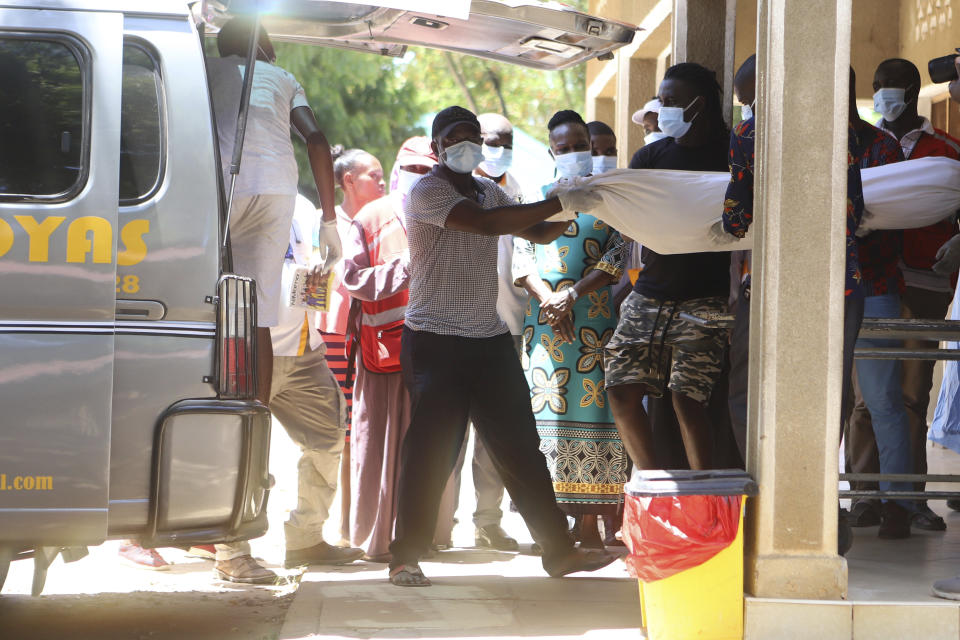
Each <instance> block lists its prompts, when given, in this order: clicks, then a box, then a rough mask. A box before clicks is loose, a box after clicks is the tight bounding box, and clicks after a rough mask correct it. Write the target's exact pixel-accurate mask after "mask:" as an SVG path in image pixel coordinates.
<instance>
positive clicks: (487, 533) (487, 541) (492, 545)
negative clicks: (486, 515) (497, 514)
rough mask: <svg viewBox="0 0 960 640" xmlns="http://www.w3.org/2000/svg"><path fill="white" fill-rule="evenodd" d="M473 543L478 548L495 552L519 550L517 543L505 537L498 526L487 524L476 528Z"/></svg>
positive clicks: (505, 533)
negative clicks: (474, 542) (494, 550)
mask: <svg viewBox="0 0 960 640" xmlns="http://www.w3.org/2000/svg"><path fill="white" fill-rule="evenodd" d="M475 541H476V543H477V546H478V547H486V548H487V549H496V550H497V551H516V550H517V549H519V548H520V546H519V545H518V544H517V541H516V540H514V539H513V538H511V537H510V536H508V535H507V532H506V531H504V530H503V527H501V526H500V525H498V524H488V525H486V526H484V527H477V533H476V537H475Z"/></svg>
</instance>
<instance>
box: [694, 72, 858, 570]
mask: <svg viewBox="0 0 960 640" xmlns="http://www.w3.org/2000/svg"><path fill="white" fill-rule="evenodd" d="M755 64H756V56H750V58H748V59H747V61H746V62H744V64H743V65H742V66H741V68H740V69H739V70H738V71H737V77H738V79H739V82H735V87H739V88H737V89H736V92H737V97H738V99H739V100H740V102H741V103H742V104H744V105H750V104H754V103H755V98H754V96H753V89H754V82H753V80H754V75H755V72H754V65H755ZM744 88H749V91H744ZM755 129H756V119H755V118H750V119H749V120H745V121H743V122H741V123H740V124H738V125H737V126H736V127H735V128H734V130H733V132H732V133H731V135H730V144H729V171H730V184H729V185H727V192H726V197H725V199H724V203H723V217H722V219H721V220H720V221H719V222H717V223H716V224H715V225H714V226H713V228H712V229H711V235H712V237H713V238H714V240H715V241H716V242H717V244H719V245H722V244H723V243H726V242H731V241H732V237H738V238H742V237H744V236H745V235H746V234H747V231H748V230H749V229H750V225H751V224H752V223H753V195H754V194H753V176H754V143H755ZM847 150H848V153H847V204H846V213H847V224H846V231H845V237H844V242H845V246H846V250H845V255H846V265H845V278H844V321H843V373H842V385H843V386H842V393H841V395H842V399H841V406H842V407H845V406H848V404H847V403H848V400H847V398H848V396H849V389H850V379H851V376H852V372H853V351H854V344H855V343H856V340H857V334H858V333H859V332H860V324H861V322H862V321H863V290H862V287H861V284H860V283H861V275H860V265H859V260H858V251H857V240H856V231H857V227H859V226H860V219H861V218H862V216H863V185H862V182H861V179H860V164H859V161H858V158H859V152H860V143H859V140H858V138H857V135H856V132H855V131H854V130H853V127H852V126H851V127H850V128H849V133H848V140H847ZM749 287H750V284H749V281H747V282H745V288H744V289H741V296H743V292H744V291H746V292H749ZM749 299H750V298H749V293H747V294H746V296H745V297H743V300H744V302H748V301H749ZM748 321H749V306H748V305H747V304H743V305H738V309H737V322H736V324H735V326H734V329H733V333H732V338H731V339H732V341H733V344H732V345H731V351H732V352H733V353H734V354H735V356H736V354H738V353H739V354H740V356H739V357H735V356H732V357H731V379H732V380H733V381H736V379H737V376H738V375H743V376H745V375H746V363H747V345H748V344H749V322H748ZM738 363H739V364H740V365H741V366H740V367H739V368H738ZM731 386H733V385H731ZM744 397H745V396H744ZM735 410H736V408H735V407H734V406H733V403H731V413H733V412H734V411H735ZM744 410H745V406H744ZM733 422H734V425H735V428H736V427H737V426H738V424H739V425H742V429H744V430H745V429H746V416H745V415H743V416H742V419H741V420H738V419H737V418H736V417H734V419H733ZM841 429H842V425H841ZM745 439H746V436H745V433H740V434H738V435H737V442H738V444H740V445H741V447H742V446H743V445H744V443H745ZM838 445H839V443H838ZM838 510H839V517H838V529H839V530H838V535H837V548H838V552H839V553H840V555H843V554H845V553H846V552H847V551H848V550H849V548H850V545H851V544H852V543H853V536H852V533H851V532H850V528H849V524H848V522H847V520H846V517H845V513H844V511H843V510H840V508H839V505H838Z"/></svg>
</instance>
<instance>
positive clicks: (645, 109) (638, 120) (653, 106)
mask: <svg viewBox="0 0 960 640" xmlns="http://www.w3.org/2000/svg"><path fill="white" fill-rule="evenodd" d="M651 111H652V112H653V113H660V100H659V99H657V98H654V99H653V100H651V101H649V102H648V103H647V104H645V105H643V106H642V107H640V108H639V109H637V110H636V111H634V112H633V117H631V118H630V119H631V120H633V122H634V124H639V125H640V126H643V116H645V115H647V114H648V113H650V112H651Z"/></svg>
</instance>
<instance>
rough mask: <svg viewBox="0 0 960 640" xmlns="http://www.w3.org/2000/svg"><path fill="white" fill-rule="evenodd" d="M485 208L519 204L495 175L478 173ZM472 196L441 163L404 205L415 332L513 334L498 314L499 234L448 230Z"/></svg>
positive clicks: (472, 335) (476, 180)
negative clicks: (455, 183)
mask: <svg viewBox="0 0 960 640" xmlns="http://www.w3.org/2000/svg"><path fill="white" fill-rule="evenodd" d="M473 180H474V184H475V185H476V187H477V193H478V196H479V202H478V204H479V205H480V206H481V207H482V208H484V209H494V208H496V207H505V206H510V205H515V204H516V201H513V200H511V199H510V198H509V197H508V196H507V195H506V194H505V193H504V192H503V189H501V188H500V187H498V186H497V185H496V184H495V183H494V182H493V181H492V180H488V179H487V178H479V177H476V176H474V178H473ZM462 200H466V197H465V196H464V195H462V194H461V193H460V192H459V191H457V189H456V187H454V186H453V184H451V183H450V182H449V181H448V180H447V179H446V178H445V177H444V176H443V173H441V168H440V167H439V166H437V167H434V168H433V169H432V170H431V171H430V173H428V174H427V175H425V176H424V177H423V178H421V179H420V180H419V181H418V182H417V184H416V185H415V186H414V187H413V190H412V191H411V192H410V195H409V197H408V198H407V201H406V204H405V206H404V210H405V213H406V218H407V237H408V240H409V242H410V300H409V302H408V303H407V315H406V325H407V326H408V327H410V328H411V329H413V330H414V331H429V332H431V333H439V334H441V335H452V336H462V337H465V338H490V337H493V336H497V335H501V334H504V333H507V325H506V324H505V323H504V322H503V320H501V319H500V315H499V314H498V313H497V289H498V278H497V240H498V238H497V236H484V235H480V234H476V233H469V232H466V231H456V230H454V229H448V228H447V227H446V224H447V216H448V215H450V210H451V209H453V208H454V207H455V206H456V205H457V204H459V203H460V202H461V201H462Z"/></svg>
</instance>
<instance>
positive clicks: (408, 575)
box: [390, 564, 432, 587]
mask: <svg viewBox="0 0 960 640" xmlns="http://www.w3.org/2000/svg"><path fill="white" fill-rule="evenodd" d="M390 584H392V585H394V586H395V587H429V586H431V584H432V583H431V582H430V580H428V579H427V577H426V576H425V575H423V571H421V570H420V567H419V566H417V565H415V564H402V565H400V566H399V567H397V568H396V569H393V570H391V571H390Z"/></svg>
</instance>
